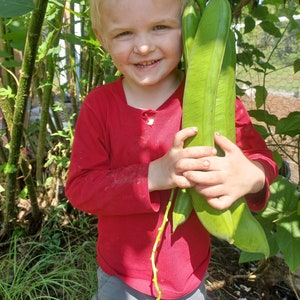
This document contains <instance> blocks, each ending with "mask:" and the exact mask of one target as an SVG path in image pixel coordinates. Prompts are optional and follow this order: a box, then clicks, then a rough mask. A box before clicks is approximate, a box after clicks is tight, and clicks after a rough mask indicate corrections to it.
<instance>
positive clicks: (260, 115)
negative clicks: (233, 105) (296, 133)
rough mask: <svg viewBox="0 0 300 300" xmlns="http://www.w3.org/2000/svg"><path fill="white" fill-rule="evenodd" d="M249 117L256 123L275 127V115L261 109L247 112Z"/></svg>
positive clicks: (276, 120) (276, 121)
mask: <svg viewBox="0 0 300 300" xmlns="http://www.w3.org/2000/svg"><path fill="white" fill-rule="evenodd" d="M249 115H250V116H251V117H253V118H255V119H256V120H257V121H261V122H265V123H267V124H268V125H273V126H276V124H277V123H278V118H277V116H276V115H272V114H270V113H269V112H267V111H266V110H263V109H255V110H254V109H253V110H249Z"/></svg>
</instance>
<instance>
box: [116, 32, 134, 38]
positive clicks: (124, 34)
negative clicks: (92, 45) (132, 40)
mask: <svg viewBox="0 0 300 300" xmlns="http://www.w3.org/2000/svg"><path fill="white" fill-rule="evenodd" d="M129 35H131V32H130V31H124V32H121V33H118V34H117V35H116V38H119V37H120V38H122V37H126V36H129Z"/></svg>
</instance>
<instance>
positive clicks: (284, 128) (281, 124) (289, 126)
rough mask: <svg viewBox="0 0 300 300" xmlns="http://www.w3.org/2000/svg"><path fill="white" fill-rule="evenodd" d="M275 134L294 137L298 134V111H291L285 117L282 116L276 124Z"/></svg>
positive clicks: (299, 116) (299, 129) (299, 128)
mask: <svg viewBox="0 0 300 300" xmlns="http://www.w3.org/2000/svg"><path fill="white" fill-rule="evenodd" d="M275 133H276V134H285V135H289V136H291V137H294V136H296V135H298V134H300V112H299V111H293V112H291V113H290V114H289V115H288V116H287V117H286V118H282V119H280V120H279V121H278V123H277V125H276V131H275Z"/></svg>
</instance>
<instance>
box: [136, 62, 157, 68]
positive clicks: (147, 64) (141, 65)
mask: <svg viewBox="0 0 300 300" xmlns="http://www.w3.org/2000/svg"><path fill="white" fill-rule="evenodd" d="M158 61H159V60H151V61H146V62H143V63H138V64H136V66H138V67H140V68H145V67H149V66H152V65H154V64H156V63H157V62H158Z"/></svg>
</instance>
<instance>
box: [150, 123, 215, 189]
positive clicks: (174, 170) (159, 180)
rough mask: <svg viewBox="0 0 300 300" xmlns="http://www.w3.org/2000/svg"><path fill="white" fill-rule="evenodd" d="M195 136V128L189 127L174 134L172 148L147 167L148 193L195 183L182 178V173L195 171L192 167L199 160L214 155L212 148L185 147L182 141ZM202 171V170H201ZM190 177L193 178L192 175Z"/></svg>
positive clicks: (185, 186)
mask: <svg viewBox="0 0 300 300" xmlns="http://www.w3.org/2000/svg"><path fill="white" fill-rule="evenodd" d="M196 134H197V128H194V127H190V128H185V129H182V130H180V131H179V132H177V133H176V135H175V137H174V141H173V147H172V148H171V149H170V150H169V151H168V152H167V153H166V154H165V155H164V156H163V157H161V158H159V159H157V160H155V161H152V162H151V163H150V165H149V174H148V186H149V191H150V192H151V191H155V190H165V189H170V188H173V187H180V188H189V187H192V186H194V185H195V183H194V182H193V181H192V180H190V179H189V178H188V176H183V172H186V171H188V170H195V168H194V166H195V165H196V162H195V161H197V160H198V159H199V158H202V157H203V158H204V157H210V156H213V155H216V149H214V148H213V147H203V146H201V147H187V148H184V147H183V146H184V141H185V140H186V139H187V138H189V137H192V136H194V135H196ZM202 169H203V168H202ZM190 176H192V178H194V177H193V175H192V174H190Z"/></svg>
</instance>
